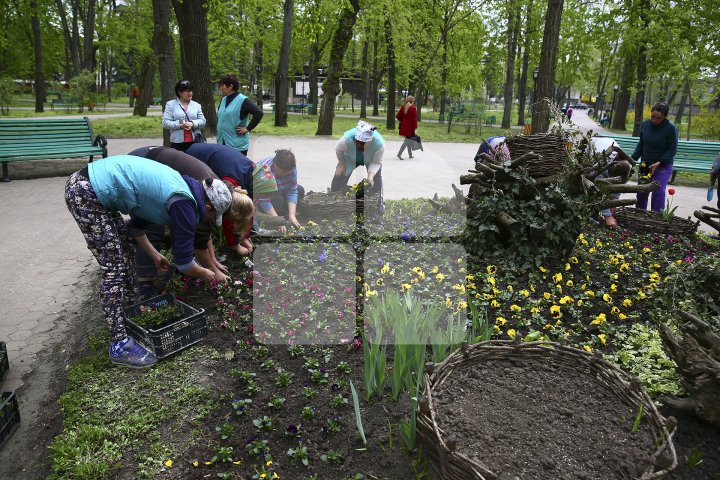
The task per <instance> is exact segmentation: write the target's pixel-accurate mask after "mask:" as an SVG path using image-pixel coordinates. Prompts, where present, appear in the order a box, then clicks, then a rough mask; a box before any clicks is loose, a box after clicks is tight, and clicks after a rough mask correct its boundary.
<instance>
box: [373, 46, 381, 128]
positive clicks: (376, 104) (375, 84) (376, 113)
mask: <svg viewBox="0 0 720 480" xmlns="http://www.w3.org/2000/svg"><path fill="white" fill-rule="evenodd" d="M378 43H380V42H379V41H378V38H377V34H376V35H375V40H373V69H372V83H371V85H370V94H371V95H372V105H373V113H372V114H373V116H376V117H377V116H379V115H380V102H379V101H378V83H379V79H378ZM380 78H382V75H381V76H380Z"/></svg>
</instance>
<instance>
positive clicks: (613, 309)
mask: <svg viewBox="0 0 720 480" xmlns="http://www.w3.org/2000/svg"><path fill="white" fill-rule="evenodd" d="M610 313H612V314H613V315H617V314H618V313H620V309H619V308H618V307H612V308H611V309H610Z"/></svg>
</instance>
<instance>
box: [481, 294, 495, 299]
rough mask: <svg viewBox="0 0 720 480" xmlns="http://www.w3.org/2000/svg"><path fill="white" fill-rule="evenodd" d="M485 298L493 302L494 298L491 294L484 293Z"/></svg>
mask: <svg viewBox="0 0 720 480" xmlns="http://www.w3.org/2000/svg"><path fill="white" fill-rule="evenodd" d="M483 298H484V299H485V300H492V299H493V298H494V297H493V296H492V295H490V294H489V293H483Z"/></svg>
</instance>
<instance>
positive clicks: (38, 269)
mask: <svg viewBox="0 0 720 480" xmlns="http://www.w3.org/2000/svg"><path fill="white" fill-rule="evenodd" d="M573 120H575V121H576V123H577V124H579V125H581V126H583V127H584V128H590V127H596V125H595V124H594V122H593V121H592V120H591V119H588V117H587V115H586V113H585V112H584V111H578V112H576V113H575V115H574V117H573ZM211 141H212V139H211ZM159 142H161V139H157V138H156V139H126V140H111V141H110V142H109V145H108V147H109V151H110V154H111V155H115V154H122V153H127V152H129V151H131V150H133V149H135V148H138V147H140V146H144V145H156V144H158V143H159ZM335 142H336V139H335V138H330V137H327V138H325V137H310V138H307V137H271V136H263V137H256V138H255V139H254V140H253V141H252V147H251V150H250V152H249V156H250V158H252V159H256V160H257V159H261V158H264V157H266V156H269V155H271V154H272V153H273V152H274V151H275V150H276V149H278V148H291V149H292V150H293V151H294V152H295V155H296V157H297V161H298V171H299V177H300V181H301V183H302V184H303V185H304V186H305V187H306V189H308V190H315V191H325V190H326V189H327V188H328V187H329V185H330V180H331V176H332V171H333V167H334V166H335V164H336V159H335V155H334V144H335ZM399 148H400V142H399V141H393V140H388V141H387V143H386V152H385V158H384V161H383V169H382V175H383V181H384V184H385V192H386V198H388V199H397V198H431V197H432V196H433V195H434V194H435V193H438V194H439V195H440V196H451V195H452V188H451V187H450V185H451V184H453V183H454V184H456V185H458V177H459V176H460V175H461V174H464V173H466V172H467V170H468V169H469V168H472V167H473V163H472V159H473V157H474V155H475V152H476V150H477V145H476V144H462V143H440V142H431V143H425V145H424V148H425V150H424V151H422V152H416V156H415V158H414V159H412V160H409V159H407V153H405V157H406V159H405V160H399V159H398V158H397V157H396V156H395V155H396V153H397V151H398V150H399ZM359 171H360V169H358V172H359ZM360 178H361V177H360V176H358V177H357V180H359V179H360ZM65 180H66V179H65V178H64V177H55V178H42V179H36V180H14V181H12V182H10V183H6V184H3V183H0V205H2V206H3V208H2V210H0V225H2V226H3V235H2V237H0V247H1V249H0V251H2V252H3V255H2V256H0V282H1V284H2V286H3V288H2V289H0V339H2V340H4V341H6V342H7V344H8V349H9V355H10V373H9V377H8V379H7V380H6V381H5V384H4V385H3V389H5V390H10V389H17V388H19V387H21V386H22V385H23V377H24V376H25V375H27V374H28V373H30V372H31V371H32V370H33V364H34V362H35V360H36V358H37V354H38V352H40V351H41V350H42V349H44V348H46V347H48V346H51V345H54V344H55V342H59V341H62V339H61V338H57V337H56V336H54V335H53V328H54V327H55V326H56V323H57V320H58V318H59V317H60V315H61V313H62V311H63V308H64V307H65V306H68V305H69V304H71V303H73V302H76V301H77V295H78V291H76V290H75V287H76V285H78V284H79V282H80V280H81V279H82V278H83V277H84V276H85V275H86V274H88V273H90V272H97V265H96V263H95V261H94V259H93V257H92V255H91V254H90V252H89V251H88V250H87V248H86V246H85V242H84V239H83V238H82V235H81V234H80V231H79V229H78V228H77V226H76V224H75V222H74V221H73V219H72V217H71V216H70V214H69V213H68V211H67V209H66V207H65V202H64V199H63V190H64V185H65ZM458 186H459V185H458ZM676 190H677V193H676V195H675V197H674V204H675V205H678V207H679V208H678V211H677V214H678V215H680V216H683V217H688V216H692V212H693V211H695V210H697V209H699V208H700V207H701V206H702V205H706V204H707V202H706V201H705V190H704V189H699V188H687V187H676ZM701 228H704V229H706V230H707V231H711V229H709V228H708V227H706V226H705V225H704V224H702V225H701ZM80 294H82V295H84V294H85V293H84V292H80ZM93 321H97V319H93Z"/></svg>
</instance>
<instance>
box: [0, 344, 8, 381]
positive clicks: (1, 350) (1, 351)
mask: <svg viewBox="0 0 720 480" xmlns="http://www.w3.org/2000/svg"><path fill="white" fill-rule="evenodd" d="M8 370H10V361H9V360H8V353H7V346H6V345H5V342H0V385H2V382H3V380H4V379H5V374H6V373H7V372H8Z"/></svg>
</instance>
